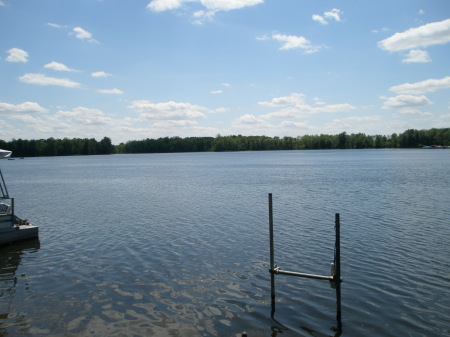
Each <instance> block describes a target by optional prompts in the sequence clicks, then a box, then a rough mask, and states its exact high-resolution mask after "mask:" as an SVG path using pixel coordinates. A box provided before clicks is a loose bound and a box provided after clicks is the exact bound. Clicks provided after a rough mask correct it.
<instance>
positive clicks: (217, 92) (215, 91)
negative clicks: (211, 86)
mask: <svg viewBox="0 0 450 337" xmlns="http://www.w3.org/2000/svg"><path fill="white" fill-rule="evenodd" d="M221 93H223V90H213V91H211V94H213V95H216V94H221Z"/></svg>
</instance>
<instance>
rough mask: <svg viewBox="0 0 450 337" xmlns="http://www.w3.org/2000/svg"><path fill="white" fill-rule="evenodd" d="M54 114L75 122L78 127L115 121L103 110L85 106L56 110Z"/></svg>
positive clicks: (111, 123)
mask: <svg viewBox="0 0 450 337" xmlns="http://www.w3.org/2000/svg"><path fill="white" fill-rule="evenodd" d="M55 116H56V117H57V118H61V119H63V120H66V121H70V122H72V123H73V122H75V124H77V125H78V126H79V127H80V126H83V125H84V126H98V125H113V124H115V121H114V120H113V119H112V118H110V117H108V116H106V115H105V113H104V112H103V111H101V110H99V109H91V108H86V107H77V108H74V109H72V110H66V111H64V110H58V111H57V112H56V114H55Z"/></svg>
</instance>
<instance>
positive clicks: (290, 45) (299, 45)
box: [272, 34, 321, 54]
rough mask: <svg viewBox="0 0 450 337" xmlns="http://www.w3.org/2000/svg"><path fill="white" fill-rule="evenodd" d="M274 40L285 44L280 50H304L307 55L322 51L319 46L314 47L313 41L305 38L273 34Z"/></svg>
mask: <svg viewBox="0 0 450 337" xmlns="http://www.w3.org/2000/svg"><path fill="white" fill-rule="evenodd" d="M272 38H273V39H274V40H276V41H279V42H282V43H283V45H282V46H281V47H280V48H279V49H280V50H290V49H302V50H304V51H305V53H307V54H310V53H315V52H317V51H319V50H320V49H321V47H319V46H312V45H311V41H309V40H308V39H306V38H305V37H303V36H296V35H284V34H272Z"/></svg>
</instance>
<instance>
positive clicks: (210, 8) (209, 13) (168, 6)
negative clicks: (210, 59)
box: [147, 0, 264, 24]
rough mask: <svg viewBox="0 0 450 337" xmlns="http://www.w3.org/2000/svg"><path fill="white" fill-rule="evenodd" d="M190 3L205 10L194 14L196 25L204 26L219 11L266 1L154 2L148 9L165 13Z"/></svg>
mask: <svg viewBox="0 0 450 337" xmlns="http://www.w3.org/2000/svg"><path fill="white" fill-rule="evenodd" d="M189 2H196V3H199V4H201V5H202V6H203V7H204V8H205V9H204V10H203V9H202V10H196V11H195V12H194V13H193V17H194V21H193V22H194V23H195V24H203V23H204V22H205V21H209V20H212V19H213V18H214V15H215V14H216V13H217V12H219V11H230V10H234V9H241V8H244V7H249V6H254V5H258V4H260V3H263V2H264V0H152V1H150V2H149V3H148V5H147V8H148V9H150V10H151V11H153V12H164V11H167V10H175V9H178V8H180V7H182V5H183V4H185V3H189Z"/></svg>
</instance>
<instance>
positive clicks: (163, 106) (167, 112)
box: [129, 100, 210, 120]
mask: <svg viewBox="0 0 450 337" xmlns="http://www.w3.org/2000/svg"><path fill="white" fill-rule="evenodd" d="M129 108H131V109H133V110H135V111H137V112H139V113H140V115H139V117H140V118H141V119H159V120H163V119H197V118H205V117H206V115H205V113H208V112H210V110H209V109H208V108H205V107H203V106H200V105H194V104H191V103H180V102H173V101H170V102H162V103H152V102H150V101H147V100H141V101H134V102H132V104H131V105H130V106H129Z"/></svg>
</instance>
